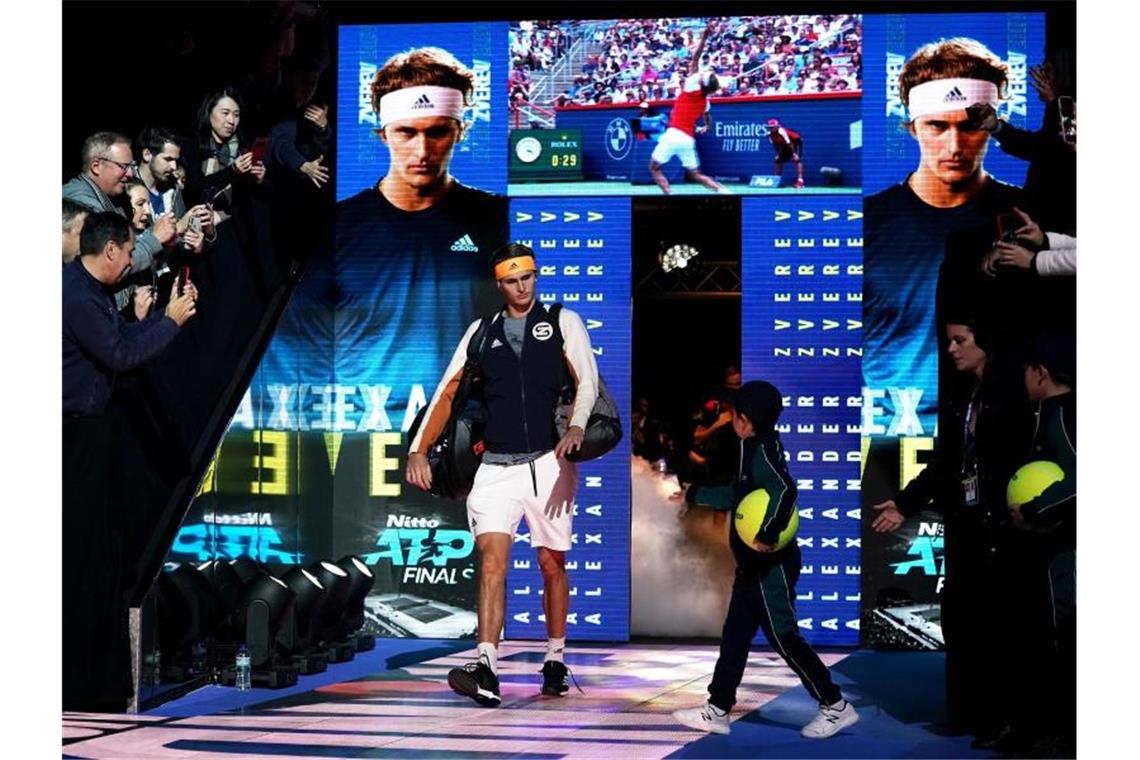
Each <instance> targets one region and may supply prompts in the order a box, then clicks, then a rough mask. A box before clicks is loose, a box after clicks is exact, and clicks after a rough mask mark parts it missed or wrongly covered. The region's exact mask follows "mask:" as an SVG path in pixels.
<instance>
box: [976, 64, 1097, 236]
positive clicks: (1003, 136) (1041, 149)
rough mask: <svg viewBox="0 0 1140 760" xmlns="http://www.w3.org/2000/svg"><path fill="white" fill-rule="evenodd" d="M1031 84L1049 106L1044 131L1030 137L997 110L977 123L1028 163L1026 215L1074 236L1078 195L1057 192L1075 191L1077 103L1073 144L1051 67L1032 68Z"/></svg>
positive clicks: (980, 115)
mask: <svg viewBox="0 0 1140 760" xmlns="http://www.w3.org/2000/svg"><path fill="white" fill-rule="evenodd" d="M1030 81H1031V82H1032V84H1033V87H1034V89H1036V90H1037V95H1038V97H1039V98H1040V100H1041V101H1042V102H1044V103H1045V114H1044V116H1043V119H1042V124H1041V128H1040V129H1039V130H1037V131H1036V132H1030V131H1028V130H1024V129H1018V128H1017V127H1015V126H1013V125H1012V124H1010V123H1008V122H1007V121H1006V120H1004V119H1000V118H998V116H997V112H996V110H995V109H993V108H979V109H978V110H977V112H976V118H977V119H978V123H979V125H980V126H981V127H982V129H985V130H987V131H988V132H990V133H991V134H992V135H993V136H994V138H995V139H996V140H997V142H998V144H999V145H1000V146H1001V149H1002V150H1003V151H1005V152H1006V153H1008V154H1009V155H1011V156H1016V157H1017V158H1020V159H1022V160H1025V161H1028V162H1029V170H1028V172H1027V173H1026V176H1025V194H1026V202H1027V206H1026V210H1027V211H1028V212H1029V214H1030V215H1031V216H1033V217H1034V218H1036V219H1047V220H1049V224H1050V228H1051V229H1054V230H1057V231H1059V232H1063V233H1065V234H1067V235H1074V234H1076V230H1077V213H1076V211H1077V209H1076V203H1075V202H1074V200H1073V194H1072V193H1063V192H1057V188H1071V187H1075V186H1076V180H1077V155H1076V131H1075V112H1076V103H1075V101H1074V102H1073V112H1074V119H1073V131H1072V142H1071V144H1070V142H1068V141H1066V139H1065V137H1064V136H1063V135H1062V119H1061V113H1060V94H1061V93H1060V86H1059V85H1058V83H1057V79H1056V76H1055V75H1054V74H1053V69H1052V67H1051V66H1050V65H1049V64H1048V63H1045V64H1043V65H1041V66H1034V67H1032V68H1031V69H1030Z"/></svg>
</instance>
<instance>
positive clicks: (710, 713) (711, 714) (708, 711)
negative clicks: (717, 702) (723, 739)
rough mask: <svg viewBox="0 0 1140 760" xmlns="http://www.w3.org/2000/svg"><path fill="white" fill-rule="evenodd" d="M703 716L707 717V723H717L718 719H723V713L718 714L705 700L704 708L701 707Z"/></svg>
mask: <svg viewBox="0 0 1140 760" xmlns="http://www.w3.org/2000/svg"><path fill="white" fill-rule="evenodd" d="M701 717H702V718H704V719H705V722H706V723H716V722H717V720H718V719H723V718H724V716H723V715H717V713H716V710H715V709H713V706H712V704H711V703H709V702H705V706H704V708H702V709H701Z"/></svg>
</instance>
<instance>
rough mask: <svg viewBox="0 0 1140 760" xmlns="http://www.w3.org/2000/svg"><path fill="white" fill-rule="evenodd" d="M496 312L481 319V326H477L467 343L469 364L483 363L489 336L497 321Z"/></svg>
mask: <svg viewBox="0 0 1140 760" xmlns="http://www.w3.org/2000/svg"><path fill="white" fill-rule="evenodd" d="M496 314H498V312H495V314H490V315H488V316H486V317H483V318H482V319H481V320H479V326H478V327H477V328H475V334H474V335H472V336H471V341H470V342H469V343H468V344H467V364H468V365H471V364H473V363H474V364H476V365H478V364H481V363H482V361H483V352H484V351H486V350H487V338H488V337H489V336H490V334H491V325H492V324H493V323H494V321H495V315H496Z"/></svg>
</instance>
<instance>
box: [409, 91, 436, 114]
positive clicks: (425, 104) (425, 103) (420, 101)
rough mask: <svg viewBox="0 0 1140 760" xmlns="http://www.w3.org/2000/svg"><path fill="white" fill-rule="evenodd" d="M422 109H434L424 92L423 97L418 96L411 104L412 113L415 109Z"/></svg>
mask: <svg viewBox="0 0 1140 760" xmlns="http://www.w3.org/2000/svg"><path fill="white" fill-rule="evenodd" d="M422 108H435V104H434V103H432V102H431V100H430V99H429V98H428V96H427V93H426V92H425V93H424V94H423V95H420V96H419V97H418V98H417V99H416V102H415V103H412V110H413V111H415V110H417V109H422Z"/></svg>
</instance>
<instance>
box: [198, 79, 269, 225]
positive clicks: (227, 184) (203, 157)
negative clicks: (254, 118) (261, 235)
mask: <svg viewBox="0 0 1140 760" xmlns="http://www.w3.org/2000/svg"><path fill="white" fill-rule="evenodd" d="M241 109H242V100H241V94H240V93H239V92H238V91H237V90H236V89H234V88H233V87H225V88H222V89H221V90H217V91H216V92H212V93H210V94H209V95H207V96H206V98H205V99H204V100H203V101H202V105H201V106H200V107H199V108H198V116H197V119H196V120H195V124H194V132H193V134H194V142H193V143H192V144H191V145H188V146H187V150H186V151H185V153H186V155H185V158H184V164H185V166H186V185H187V195H188V196H189V198H190V199H191V202H192V203H211V204H213V206H214V210H215V222H220V221H224V220H225V219H226V218H228V217H229V213H230V210H231V209H232V208H233V205H234V193H235V192H238V193H239V194H240V192H241V188H242V186H243V185H244V186H247V187H248V183H249V182H251V181H252V182H258V183H260V182H261V181H262V179H264V178H265V164H264V163H262V161H261V159H260V157H257V156H255V155H254V151H253V150H251V148H250V145H249V143H248V141H247V140H246V139H245V137H244V135H243V133H242V132H241V130H240V126H241ZM219 217H220V218H219Z"/></svg>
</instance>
